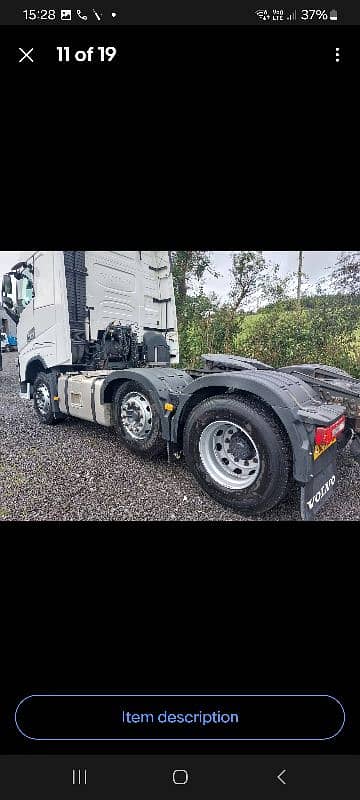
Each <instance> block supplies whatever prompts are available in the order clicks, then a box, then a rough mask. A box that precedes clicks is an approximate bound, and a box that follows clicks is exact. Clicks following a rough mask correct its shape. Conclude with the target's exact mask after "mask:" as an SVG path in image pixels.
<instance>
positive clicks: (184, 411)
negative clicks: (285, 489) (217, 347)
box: [171, 370, 344, 484]
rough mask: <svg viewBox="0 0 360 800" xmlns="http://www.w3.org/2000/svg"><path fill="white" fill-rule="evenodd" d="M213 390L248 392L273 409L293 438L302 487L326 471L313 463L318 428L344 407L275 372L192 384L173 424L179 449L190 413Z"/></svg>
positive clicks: (215, 377) (211, 377)
mask: <svg viewBox="0 0 360 800" xmlns="http://www.w3.org/2000/svg"><path fill="white" fill-rule="evenodd" d="M212 389H213V390H214V393H216V392H221V391H223V392H224V393H232V392H246V393H248V394H249V395H250V396H253V397H254V398H256V399H258V400H260V401H262V402H264V403H265V404H266V405H267V406H269V407H270V408H271V409H272V411H273V412H274V414H275V415H276V416H277V417H278V418H279V420H280V422H281V423H282V425H283V427H284V428H285V431H286V433H287V435H288V437H289V440H290V444H291V448H292V452H293V475H294V478H295V480H297V481H299V483H302V484H304V483H307V482H308V481H309V480H310V479H311V478H313V477H314V476H315V475H317V474H318V473H319V472H321V471H322V468H323V467H322V463H321V458H318V459H317V460H316V461H314V459H313V442H314V427H315V426H316V425H321V426H324V427H326V426H327V425H329V424H331V422H334V421H335V420H336V419H337V418H338V417H339V416H340V415H341V414H343V412H344V407H343V406H340V405H338V404H337V403H324V402H322V401H321V399H319V396H318V394H317V393H316V391H315V390H314V389H313V388H312V387H310V386H309V385H307V384H306V383H305V382H304V381H302V380H300V379H299V378H297V377H294V376H292V375H289V374H285V373H282V372H279V371H275V370H274V371H272V370H254V371H251V370H244V371H243V372H239V373H238V372H221V373H211V374H209V375H203V376H202V377H201V378H196V379H195V380H193V381H191V382H190V383H188V385H186V386H185V387H184V389H183V391H182V393H181V396H180V398H179V402H178V406H177V409H176V412H175V414H174V416H173V418H172V422H171V440H172V442H173V443H174V444H176V445H177V446H178V447H179V448H181V446H182V434H183V428H184V424H185V421H186V418H187V416H188V414H189V413H190V410H191V409H192V408H193V406H194V405H196V403H197V401H198V402H201V400H202V399H204V398H205V397H206V396H209V395H211V393H212V392H211V390H212ZM197 394H198V400H197V396H196V395H197Z"/></svg>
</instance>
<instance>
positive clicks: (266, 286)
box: [259, 264, 291, 304]
mask: <svg viewBox="0 0 360 800" xmlns="http://www.w3.org/2000/svg"><path fill="white" fill-rule="evenodd" d="M279 273H280V266H279V264H271V265H269V267H268V268H267V271H266V273H265V274H264V275H262V276H260V280H259V288H260V302H263V303H265V304H267V303H279V302H280V301H282V300H286V298H287V297H288V296H289V283H290V281H291V275H285V277H284V278H282V277H281V275H280V274H279Z"/></svg>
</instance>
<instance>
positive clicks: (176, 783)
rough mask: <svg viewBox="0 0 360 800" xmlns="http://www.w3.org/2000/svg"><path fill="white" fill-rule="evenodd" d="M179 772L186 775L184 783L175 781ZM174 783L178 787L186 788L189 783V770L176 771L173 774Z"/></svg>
mask: <svg viewBox="0 0 360 800" xmlns="http://www.w3.org/2000/svg"><path fill="white" fill-rule="evenodd" d="M177 772H181V773H182V774H183V775H185V780H184V781H177V780H175V775H176V773H177ZM172 781H173V783H175V785H176V786H185V784H186V783H188V781H189V773H188V771H187V769H174V771H173V774H172Z"/></svg>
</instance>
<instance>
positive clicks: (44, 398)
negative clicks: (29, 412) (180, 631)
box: [33, 372, 57, 425]
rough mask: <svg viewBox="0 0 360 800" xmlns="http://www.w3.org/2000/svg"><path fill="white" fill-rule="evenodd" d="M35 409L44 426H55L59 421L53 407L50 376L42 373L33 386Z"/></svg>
mask: <svg viewBox="0 0 360 800" xmlns="http://www.w3.org/2000/svg"><path fill="white" fill-rule="evenodd" d="M33 398H34V409H35V411H36V413H37V415H38V417H39V419H40V422H42V423H43V425H55V422H57V420H56V419H55V417H54V413H53V410H52V407H51V386H50V381H49V379H48V376H47V375H46V374H45V373H44V372H40V373H39V375H38V376H37V377H36V378H35V380H34V385H33Z"/></svg>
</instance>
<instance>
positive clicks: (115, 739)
mask: <svg viewBox="0 0 360 800" xmlns="http://www.w3.org/2000/svg"><path fill="white" fill-rule="evenodd" d="M34 697H42V698H43V697H113V698H119V697H136V698H139V697H143V698H149V697H165V698H170V697H181V698H183V699H186V698H189V697H191V698H194V697H195V698H200V697H207V698H219V697H224V698H238V697H314V698H315V697H321V698H328V699H329V700H333V701H334V702H335V703H337V705H339V706H340V708H341V711H342V714H343V720H342V723H341V725H340V727H339V729H338V730H337V731H335V733H333V734H332V735H331V736H325V737H320V738H319V737H306V738H304V737H302V738H298V737H292V738H283V737H281V738H279V737H275V738H274V737H270V738H269V737H267V738H263V737H256V738H253V737H252V738H249V737H246V736H245V737H244V736H243V737H230V738H220V739H218V738H216V737H206V738H201V737H196V738H190V739H189V738H188V737H175V738H170V737H153V736H148V737H145V738H144V737H142V738H135V737H134V738H130V739H129V738H126V737H111V738H99V737H96V738H79V737H78V738H74V737H62V738H60V737H59V738H58V737H51V738H45V737H36V736H29V735H28V734H27V733H25V732H24V731H23V730H22V729H21V728H20V725H19V724H18V721H17V714H18V711H19V708H20V706H22V705H23V704H24V703H26V701H27V700H31V699H32V698H34ZM345 722H346V714H345V709H344V707H343V705H342V703H341V702H340V700H338V699H337V697H334V696H333V695H331V694H319V693H316V694H309V693H305V694H299V693H296V694H294V693H288V692H284V693H279V692H277V693H276V694H269V693H266V694H263V693H261V692H260V693H251V694H246V693H242V694H111V693H110V694H104V693H97V692H93V693H91V694H87V693H84V694H83V693H78V692H77V693H75V694H72V693H69V692H64V693H59V692H56V693H52V692H44V693H43V694H40V693H36V694H29V695H26V697H23V698H22V700H20V702H19V703H18V705H17V707H16V710H15V725H16V727H17V730H18V731H19V733H20V734H21V735H22V736H24V738H25V739H30V740H31V741H35V742H189V741H192V742H326V741H330V740H331V739H335V737H336V736H339V734H340V733H341V731H342V730H343V728H344V725H345Z"/></svg>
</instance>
